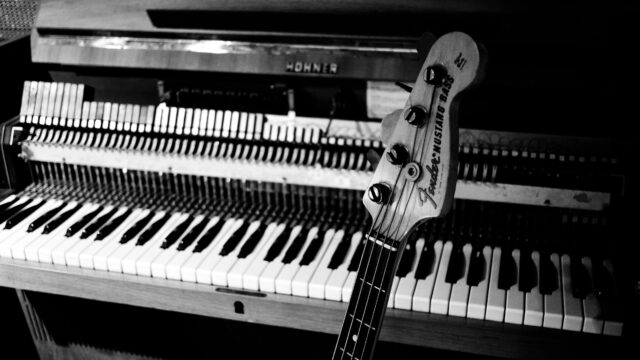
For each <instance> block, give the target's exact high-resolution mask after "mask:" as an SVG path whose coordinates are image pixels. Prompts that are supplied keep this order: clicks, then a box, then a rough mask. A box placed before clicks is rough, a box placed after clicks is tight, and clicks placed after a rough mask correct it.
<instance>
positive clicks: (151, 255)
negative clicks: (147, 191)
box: [122, 213, 189, 277]
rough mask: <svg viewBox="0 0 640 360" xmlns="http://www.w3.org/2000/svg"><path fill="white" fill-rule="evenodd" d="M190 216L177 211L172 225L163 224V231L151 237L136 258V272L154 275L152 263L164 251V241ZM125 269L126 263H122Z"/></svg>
mask: <svg viewBox="0 0 640 360" xmlns="http://www.w3.org/2000/svg"><path fill="white" fill-rule="evenodd" d="M188 217H189V214H185V213H177V214H174V216H172V219H173V221H172V223H171V226H163V227H162V229H160V230H161V231H159V232H157V233H156V235H155V236H154V237H153V239H150V240H149V241H148V243H151V246H149V248H148V249H146V251H144V252H143V253H142V254H141V255H140V257H139V258H138V259H137V260H136V274H138V275H141V276H149V277H150V276H152V272H151V271H152V269H151V264H152V263H153V260H155V259H156V257H158V256H159V255H160V253H162V251H164V250H163V249H162V248H161V247H160V246H161V245H162V243H163V242H164V240H165V238H166V237H167V235H169V234H170V233H171V231H173V230H174V229H175V228H176V227H177V226H178V225H180V223H182V222H183V221H184V220H185V219H186V218H188ZM122 266H123V270H124V266H125V263H124V262H123V263H122Z"/></svg>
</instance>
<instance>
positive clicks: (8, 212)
mask: <svg viewBox="0 0 640 360" xmlns="http://www.w3.org/2000/svg"><path fill="white" fill-rule="evenodd" d="M31 202H33V199H27V200H26V201H25V202H23V203H20V204H18V205H16V206H12V207H10V208H7V209H5V210H4V211H3V212H2V213H0V223H2V222H4V221H5V220H7V219H9V218H10V217H12V216H13V215H15V214H17V213H18V212H19V211H21V210H22V209H24V208H25V207H26V206H27V205H29V204H30V203H31Z"/></svg>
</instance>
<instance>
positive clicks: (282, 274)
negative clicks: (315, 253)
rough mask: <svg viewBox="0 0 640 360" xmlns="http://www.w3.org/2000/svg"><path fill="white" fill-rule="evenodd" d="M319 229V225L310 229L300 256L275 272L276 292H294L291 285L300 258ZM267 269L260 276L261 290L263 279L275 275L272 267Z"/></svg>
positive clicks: (289, 293) (288, 293)
mask: <svg viewBox="0 0 640 360" xmlns="http://www.w3.org/2000/svg"><path fill="white" fill-rule="evenodd" d="M318 230H319V229H318V228H317V227H313V228H311V229H310V230H309V234H308V235H307V239H306V240H305V243H304V245H303V246H302V249H301V250H300V253H299V254H298V257H297V258H296V259H294V260H293V261H291V263H289V264H284V265H283V266H281V267H277V270H278V271H277V272H275V276H276V277H275V292H276V293H279V294H287V295H291V292H292V290H291V287H292V286H291V282H292V281H293V278H294V277H295V275H296V272H298V269H299V268H300V264H299V263H300V260H301V259H302V256H303V255H304V253H305V252H306V251H307V248H308V247H309V244H310V243H311V240H312V239H313V238H314V237H315V236H316V234H317V233H318ZM332 232H333V231H332ZM325 235H326V234H325ZM332 235H333V234H332ZM267 270H269V271H268V272H267V271H265V273H264V274H263V276H261V277H260V290H263V288H262V285H263V279H268V280H271V278H272V276H274V272H272V269H270V268H267ZM265 291H268V290H266V289H265Z"/></svg>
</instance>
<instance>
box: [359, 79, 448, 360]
mask: <svg viewBox="0 0 640 360" xmlns="http://www.w3.org/2000/svg"><path fill="white" fill-rule="evenodd" d="M436 92H437V87H436V86H434V87H433V90H432V93H431V102H430V106H429V115H431V114H433V112H432V110H433V104H434V101H433V99H434V98H435V96H436ZM423 128H424V130H425V131H424V132H425V136H420V137H419V138H418V134H419V133H421V132H422V130H423V129H417V130H416V132H415V137H414V142H413V143H412V149H411V154H412V157H413V155H414V154H415V153H414V151H415V145H416V138H418V139H419V140H418V141H419V142H420V145H419V146H418V147H419V149H420V152H419V155H418V163H421V162H422V156H423V154H424V149H425V143H426V147H427V148H428V145H429V144H430V141H429V139H428V135H429V132H428V131H427V130H428V128H429V125H428V124H425V126H424V127H423ZM415 187H416V182H413V183H412V185H411V189H410V190H409V199H410V198H411V195H412V194H413V191H414V190H415ZM402 191H403V192H404V186H403V189H402ZM398 202H399V201H398ZM408 206H409V203H408V202H407V203H406V204H405V206H404V210H403V213H402V216H401V218H402V219H404V216H405V214H406V211H407V209H408ZM396 209H397V208H396ZM390 227H391V224H390V225H389V228H390ZM399 231H400V225H398V226H397V228H396V229H395V230H394V232H393V233H392V234H393V235H397V233H398V232H399ZM390 235H391V234H390ZM405 246H406V245H405ZM403 251H404V246H403V247H402V248H399V249H398V250H397V254H396V258H395V259H394V262H397V261H400V259H401V256H402V252H403ZM391 254H392V252H391V250H390V249H389V251H388V252H387V255H386V256H385V259H384V263H385V266H384V267H383V273H382V279H384V278H385V276H386V272H387V271H388V269H389V260H390V259H391ZM381 257H382V251H381V253H380V256H379V258H378V261H377V263H376V271H375V272H374V273H376V272H377V271H378V269H377V268H378V266H379V264H380V263H381V261H380V259H381ZM393 267H394V269H395V266H393ZM393 278H394V276H392V277H391V279H389V281H390V282H391V285H392V284H393ZM381 295H382V293H381V292H378V294H377V296H376V301H374V303H373V304H374V308H373V311H372V313H371V316H374V315H375V311H376V307H377V305H378V303H379V302H380V296H381ZM385 296H391V294H386V295H385ZM387 302H388V298H387ZM387 302H385V304H384V305H383V306H387ZM380 320H382V318H381V319H380ZM363 321H364V319H363ZM370 333H371V329H370V328H369V329H368V330H367V332H366V336H365V339H364V346H363V347H362V355H364V352H365V350H366V348H367V347H366V344H367V342H368V339H369V334H370ZM357 336H358V337H359V336H360V335H359V334H358V335H357ZM373 346H375V343H374V345H373ZM360 358H361V359H362V356H360Z"/></svg>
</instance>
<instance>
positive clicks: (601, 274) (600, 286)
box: [592, 259, 615, 297]
mask: <svg viewBox="0 0 640 360" xmlns="http://www.w3.org/2000/svg"><path fill="white" fill-rule="evenodd" d="M592 272H593V291H594V292H595V294H596V295H598V296H600V297H613V296H615V280H614V279H613V274H611V272H609V270H608V269H607V268H606V267H605V266H604V264H603V263H602V260H598V259H593V260H592Z"/></svg>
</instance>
